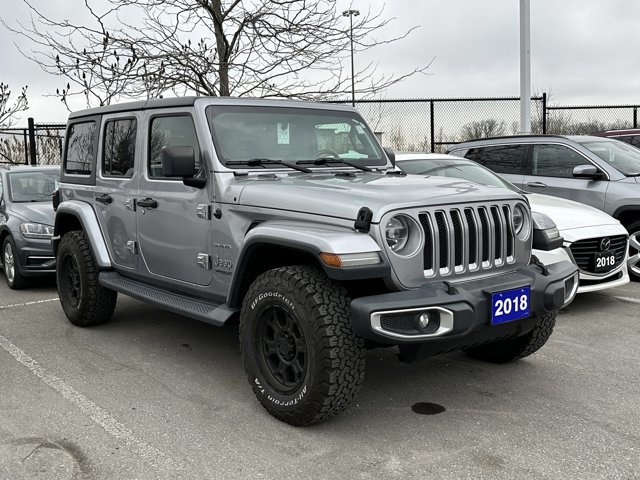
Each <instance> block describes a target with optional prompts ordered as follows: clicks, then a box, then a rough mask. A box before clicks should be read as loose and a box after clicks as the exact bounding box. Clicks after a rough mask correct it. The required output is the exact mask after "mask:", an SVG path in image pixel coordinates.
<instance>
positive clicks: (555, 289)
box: [351, 262, 578, 353]
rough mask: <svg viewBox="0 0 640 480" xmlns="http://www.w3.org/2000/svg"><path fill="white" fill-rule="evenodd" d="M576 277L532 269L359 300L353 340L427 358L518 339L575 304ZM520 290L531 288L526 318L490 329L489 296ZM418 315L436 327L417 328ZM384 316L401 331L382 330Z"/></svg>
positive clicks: (561, 270) (554, 268)
mask: <svg viewBox="0 0 640 480" xmlns="http://www.w3.org/2000/svg"><path fill="white" fill-rule="evenodd" d="M577 272H578V269H577V267H576V266H575V265H574V264H572V263H570V262H560V263H555V264H553V265H549V266H547V275H544V274H543V273H541V269H540V268H539V267H536V266H533V265H530V266H528V267H522V268H520V269H518V270H515V271H513V272H511V273H507V274H501V275H497V276H494V277H490V278H483V279H480V280H473V281H468V282H460V283H456V284H455V285H452V284H450V283H447V282H442V281H435V282H431V283H426V284H425V285H423V286H422V287H420V288H418V289H415V290H406V291H402V292H394V293H386V294H382V295H375V296H370V297H360V298H356V299H354V300H353V301H352V302H351V318H352V322H353V328H354V331H355V333H356V334H358V335H360V336H362V337H364V338H366V339H368V340H371V341H373V342H376V343H382V344H424V345H423V349H424V347H427V346H429V350H430V351H431V353H443V352H447V351H453V350H459V349H463V348H469V347H472V346H476V345H479V344H482V343H486V342H489V341H493V340H498V339H500V338H506V337H510V336H518V335H522V334H524V333H527V332H528V331H530V330H531V329H533V327H534V326H535V323H536V318H537V317H539V316H542V315H544V314H546V313H549V312H554V311H556V310H558V309H560V308H562V307H564V306H565V305H567V304H568V303H570V302H571V301H572V300H573V298H574V296H575V293H576V290H577V286H578V274H577ZM524 286H529V287H530V316H529V317H528V318H524V319H520V320H515V321H511V322H508V323H504V324H500V325H491V305H490V304H491V294H492V293H495V292H502V291H506V290H512V289H517V288H522V287H524ZM421 311H423V312H425V313H427V314H430V315H432V316H433V318H435V319H436V321H434V322H430V324H429V325H426V326H424V327H423V326H421V325H420V324H419V322H418V321H417V320H415V319H416V318H417V317H419V314H420V313H421ZM403 313H406V315H403ZM385 315H389V317H387V318H397V319H398V322H399V323H398V324H397V325H400V327H397V325H394V326H393V327H389V326H388V325H387V326H386V327H385V325H383V323H384V322H381V321H380V318H381V317H383V316H385ZM412 319H413V320H412ZM414 320H415V321H414ZM412 321H413V323H412ZM403 328H404V330H403Z"/></svg>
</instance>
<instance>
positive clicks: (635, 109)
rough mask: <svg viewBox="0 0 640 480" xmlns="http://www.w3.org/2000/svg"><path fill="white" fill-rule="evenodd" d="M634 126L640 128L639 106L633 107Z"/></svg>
mask: <svg viewBox="0 0 640 480" xmlns="http://www.w3.org/2000/svg"><path fill="white" fill-rule="evenodd" d="M633 128H638V106H637V105H636V106H635V107H633Z"/></svg>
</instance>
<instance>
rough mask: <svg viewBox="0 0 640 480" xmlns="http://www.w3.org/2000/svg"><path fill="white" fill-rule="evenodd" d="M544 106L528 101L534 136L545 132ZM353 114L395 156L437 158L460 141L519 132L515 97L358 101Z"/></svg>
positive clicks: (537, 99) (540, 101) (536, 99)
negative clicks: (396, 153) (434, 154)
mask: <svg viewBox="0 0 640 480" xmlns="http://www.w3.org/2000/svg"><path fill="white" fill-rule="evenodd" d="M333 103H340V104H350V103H351V102H350V101H346V100H345V101H335V102H333ZM545 106H546V95H544V94H543V95H542V96H540V97H532V98H531V115H532V129H533V130H534V131H535V132H539V133H542V132H544V131H545V125H544V119H545V117H544V114H543V112H544V111H545ZM356 108H357V109H358V110H359V111H360V113H361V114H362V116H363V117H364V118H365V120H367V123H368V124H369V126H370V127H371V128H372V129H373V130H374V132H376V134H377V136H378V138H379V139H380V140H381V141H382V144H383V145H384V146H388V147H391V148H393V149H395V150H398V151H425V152H429V151H430V152H439V151H444V150H445V149H446V146H447V145H451V144H455V143H458V142H462V141H464V140H469V139H472V138H482V137H496V136H501V135H513V134H516V133H518V132H519V130H520V99H519V98H518V97H501V98H439V99H435V98H434V99H383V100H358V101H356Z"/></svg>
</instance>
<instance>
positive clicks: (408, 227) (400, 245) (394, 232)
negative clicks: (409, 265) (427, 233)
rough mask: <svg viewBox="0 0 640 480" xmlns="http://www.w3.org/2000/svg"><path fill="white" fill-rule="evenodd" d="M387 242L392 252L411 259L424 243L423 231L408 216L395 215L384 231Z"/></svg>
mask: <svg viewBox="0 0 640 480" xmlns="http://www.w3.org/2000/svg"><path fill="white" fill-rule="evenodd" d="M384 236H385V240H386V241H387V245H388V246H389V248H390V249H391V251H392V252H393V253H395V254H397V255H400V256H402V257H410V256H411V255H413V254H414V253H416V252H417V251H418V248H419V247H420V244H421V243H422V230H421V228H420V226H419V225H418V224H417V222H416V221H415V220H414V219H413V218H411V217H409V216H408V215H394V216H393V217H391V218H390V219H389V220H388V221H387V225H386V226H385V229H384Z"/></svg>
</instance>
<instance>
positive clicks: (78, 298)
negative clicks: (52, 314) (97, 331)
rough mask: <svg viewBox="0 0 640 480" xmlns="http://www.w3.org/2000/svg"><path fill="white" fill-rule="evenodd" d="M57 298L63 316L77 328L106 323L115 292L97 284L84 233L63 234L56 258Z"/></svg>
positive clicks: (91, 256)
mask: <svg viewBox="0 0 640 480" xmlns="http://www.w3.org/2000/svg"><path fill="white" fill-rule="evenodd" d="M56 279H57V283H58V296H59V297H60V304H61V305H62V309H63V310H64V313H65V315H66V316H67V318H68V319H69V321H70V322H71V323H73V324H74V325H77V326H79V327H89V326H92V325H98V324H101V323H104V322H106V321H108V320H109V319H110V318H111V315H112V314H113V310H114V309H115V308H116V300H117V293H116V292H114V291H113V290H109V289H107V288H104V287H102V286H101V285H100V284H99V283H98V268H97V266H96V263H95V260H94V258H93V255H92V253H91V248H90V247H89V243H88V242H87V239H86V236H85V234H84V232H82V231H79V230H74V231H71V232H68V233H65V234H64V235H63V236H62V239H61V240H60V246H59V247H58V255H57V268H56Z"/></svg>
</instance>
